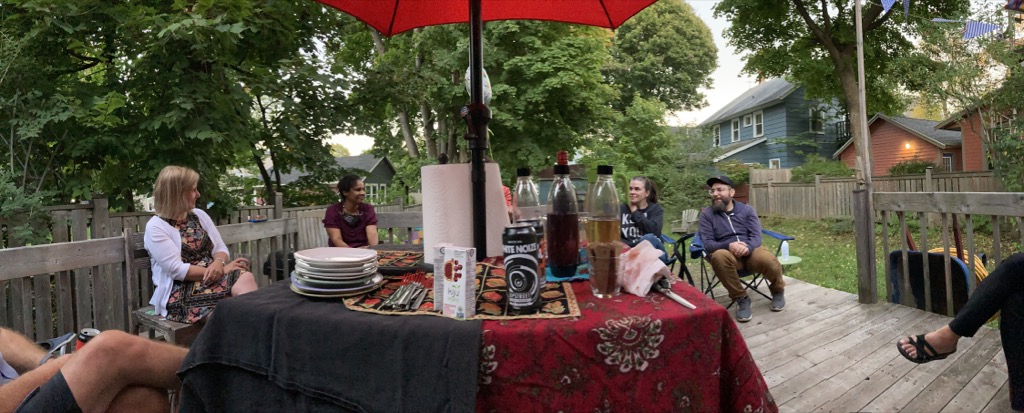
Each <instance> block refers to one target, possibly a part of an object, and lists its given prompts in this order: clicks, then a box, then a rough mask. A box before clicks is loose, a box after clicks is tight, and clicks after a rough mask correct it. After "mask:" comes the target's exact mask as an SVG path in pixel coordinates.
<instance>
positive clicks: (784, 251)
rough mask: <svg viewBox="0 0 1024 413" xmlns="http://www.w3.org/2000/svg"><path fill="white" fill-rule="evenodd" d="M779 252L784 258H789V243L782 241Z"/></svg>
mask: <svg viewBox="0 0 1024 413" xmlns="http://www.w3.org/2000/svg"><path fill="white" fill-rule="evenodd" d="M779 250H780V251H779V254H780V255H781V256H782V258H789V242H786V241H782V247H780V248H779Z"/></svg>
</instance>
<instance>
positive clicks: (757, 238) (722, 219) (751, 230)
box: [700, 176, 786, 322]
mask: <svg viewBox="0 0 1024 413" xmlns="http://www.w3.org/2000/svg"><path fill="white" fill-rule="evenodd" d="M707 184H708V187H709V188H710V189H709V190H708V193H709V194H711V208H705V209H704V210H703V211H701V213H700V238H701V241H702V242H703V243H704V251H705V252H706V253H707V256H708V258H709V260H710V261H711V268H713V269H714V271H715V275H716V276H717V277H718V279H719V280H720V281H721V282H722V286H724V287H725V289H726V290H727V291H729V298H732V299H733V301H734V302H736V304H737V306H736V321H741V322H746V321H750V319H751V318H752V315H751V312H750V297H748V296H747V291H746V290H745V289H744V288H743V284H742V283H740V277H739V273H738V270H743V269H746V270H749V271H751V272H759V273H762V274H764V278H765V279H766V280H768V283H769V287H768V289H769V290H771V292H772V311H782V309H783V308H785V307H786V296H785V294H784V289H785V286H786V284H785V282H784V281H783V280H782V265H781V264H779V260H778V258H776V257H775V254H772V253H771V251H768V249H766V248H764V247H762V246H761V220H760V219H759V218H758V217H757V213H756V212H755V211H754V208H753V207H751V206H750V205H747V204H744V203H742V202H739V201H736V200H734V199H733V196H735V195H736V189H735V188H734V187H733V184H732V180H730V179H729V178H728V177H725V176H716V177H713V178H711V179H708V182H707Z"/></svg>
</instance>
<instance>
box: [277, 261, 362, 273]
mask: <svg viewBox="0 0 1024 413" xmlns="http://www.w3.org/2000/svg"><path fill="white" fill-rule="evenodd" d="M295 269H303V270H308V271H313V272H318V273H323V274H338V275H352V274H363V273H365V272H367V271H371V270H376V269H377V261H370V262H368V263H366V264H359V265H346V266H336V267H327V268H324V267H323V266H320V265H317V264H316V263H312V264H311V263H308V262H305V261H302V260H295Z"/></svg>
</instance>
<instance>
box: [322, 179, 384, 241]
mask: <svg viewBox="0 0 1024 413" xmlns="http://www.w3.org/2000/svg"><path fill="white" fill-rule="evenodd" d="M338 193H339V194H341V202H339V203H337V204H334V205H331V206H330V207H328V208H327V214H326V215H325V216H324V221H323V222H324V228H326V229H327V245H328V246H331V247H349V248H366V247H372V246H374V245H377V242H378V240H377V213H376V212H374V210H373V205H370V204H367V203H364V202H363V200H364V199H366V187H365V186H364V185H363V180H362V179H359V177H358V176H355V175H345V177H343V178H341V180H340V181H338Z"/></svg>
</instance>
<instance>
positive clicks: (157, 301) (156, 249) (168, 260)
mask: <svg viewBox="0 0 1024 413" xmlns="http://www.w3.org/2000/svg"><path fill="white" fill-rule="evenodd" d="M192 212H194V213H195V214H196V216H197V217H199V223H200V224H201V225H202V226H203V229H204V230H206V236H208V237H210V240H211V241H213V254H217V253H218V252H223V253H225V254H227V253H228V247H227V245H224V240H223V239H221V237H220V232H217V226H216V225H214V224H213V220H212V219H210V216H209V215H207V214H206V212H203V211H202V210H200V209H193V210H192ZM145 245H146V251H148V252H149V257H150V261H151V262H152V267H153V269H152V271H153V285H155V286H156V288H155V289H154V290H153V298H151V299H150V300H149V303H150V304H152V305H153V310H154V311H156V313H157V314H160V315H161V316H164V317H166V316H167V299H169V298H170V297H171V287H172V286H173V285H174V281H175V280H178V281H182V280H184V279H185V275H186V274H188V268H189V266H190V264H189V263H186V262H181V232H179V231H178V229H177V228H175V227H172V226H171V225H170V224H168V223H167V221H164V219H163V218H160V217H158V216H153V218H150V219H149V222H148V223H146V236H145Z"/></svg>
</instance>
